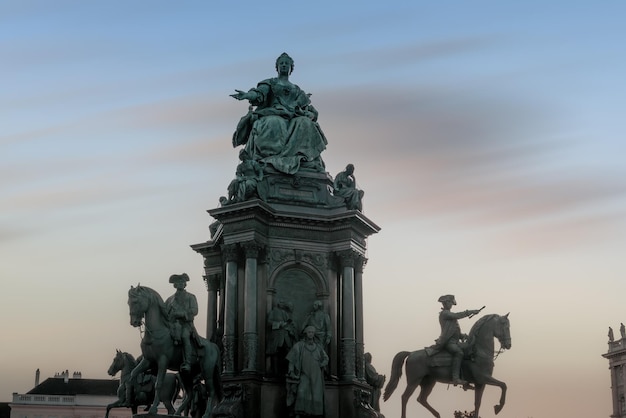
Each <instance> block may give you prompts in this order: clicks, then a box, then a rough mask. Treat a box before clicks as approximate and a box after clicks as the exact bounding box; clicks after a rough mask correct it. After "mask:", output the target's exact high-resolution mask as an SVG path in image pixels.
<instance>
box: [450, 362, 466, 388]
mask: <svg viewBox="0 0 626 418" xmlns="http://www.w3.org/2000/svg"><path fill="white" fill-rule="evenodd" d="M462 360H463V355H460V356H454V357H453V358H452V384H453V385H454V386H457V385H460V386H464V385H466V384H467V382H466V381H465V380H462V379H461V378H460V377H459V376H460V374H461V361H462Z"/></svg>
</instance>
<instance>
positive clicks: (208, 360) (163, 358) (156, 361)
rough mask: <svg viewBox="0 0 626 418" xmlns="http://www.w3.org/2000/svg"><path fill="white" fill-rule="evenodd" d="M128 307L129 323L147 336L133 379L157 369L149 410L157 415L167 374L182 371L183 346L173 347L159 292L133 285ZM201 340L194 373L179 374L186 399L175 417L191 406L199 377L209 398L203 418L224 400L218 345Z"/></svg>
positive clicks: (193, 368) (192, 358)
mask: <svg viewBox="0 0 626 418" xmlns="http://www.w3.org/2000/svg"><path fill="white" fill-rule="evenodd" d="M128 307H129V309H130V324H131V325H132V326H134V327H139V326H141V325H142V324H144V325H145V334H144V336H143V338H142V339H141V352H142V354H143V358H142V360H141V362H139V364H138V365H137V367H135V368H134V369H133V371H132V372H131V379H134V378H135V377H136V376H137V375H138V374H139V373H142V372H144V371H146V370H148V369H149V368H153V369H156V370H157V377H156V383H155V396H154V402H153V403H152V406H151V407H150V411H149V413H150V414H156V413H157V407H158V405H159V402H160V399H159V390H160V388H161V385H163V379H164V376H165V372H166V371H167V369H170V370H175V371H180V366H181V364H182V363H183V350H182V347H181V346H180V345H175V344H174V340H173V339H172V337H171V335H170V324H169V320H168V318H167V316H166V314H165V312H166V310H165V303H164V302H163V299H162V298H161V296H160V295H159V294H158V293H157V292H156V291H154V290H153V289H151V288H149V287H145V286H137V287H132V286H131V288H130V290H129V291H128ZM144 320H145V322H144ZM198 340H199V343H200V345H201V348H199V349H196V350H194V351H195V353H194V354H192V355H191V356H190V357H191V359H190V360H191V361H190V363H191V372H185V371H182V372H180V377H181V381H182V384H183V389H184V396H183V400H182V403H181V405H180V407H179V408H178V410H177V411H176V415H180V413H181V411H183V410H185V408H186V407H187V406H188V404H189V401H190V398H191V396H190V394H191V393H192V390H193V378H194V376H200V377H201V378H202V380H203V381H204V385H205V388H206V391H207V394H208V396H209V399H208V402H207V406H206V410H205V412H204V415H203V418H209V416H210V414H211V411H212V410H213V406H214V404H213V402H216V403H217V402H219V401H220V400H221V397H222V380H221V376H220V367H221V359H220V352H219V348H218V347H217V345H216V344H214V343H212V342H210V341H208V340H206V339H204V338H200V337H199V338H198Z"/></svg>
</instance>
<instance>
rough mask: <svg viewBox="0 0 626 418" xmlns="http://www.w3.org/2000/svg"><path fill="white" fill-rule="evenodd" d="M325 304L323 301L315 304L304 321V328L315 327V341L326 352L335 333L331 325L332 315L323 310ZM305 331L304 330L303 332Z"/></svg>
mask: <svg viewBox="0 0 626 418" xmlns="http://www.w3.org/2000/svg"><path fill="white" fill-rule="evenodd" d="M323 306H324V304H323V303H322V301H321V300H316V301H315V302H313V310H312V311H311V312H310V313H309V314H308V315H307V317H306V319H305V320H304V328H305V329H306V327H308V326H313V327H314V328H315V340H316V341H317V343H318V344H319V345H320V346H321V347H322V348H323V349H324V350H326V347H327V346H328V344H330V339H331V337H332V336H333V331H332V328H331V325H330V315H328V314H327V313H326V312H324V310H323ZM304 331H305V330H304V329H303V330H302V332H304Z"/></svg>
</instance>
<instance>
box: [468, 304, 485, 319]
mask: <svg viewBox="0 0 626 418" xmlns="http://www.w3.org/2000/svg"><path fill="white" fill-rule="evenodd" d="M483 309H485V306H483V307H482V308H480V309H479V310H478V312H476V313H473V314H471V315H470V316H468V318H471V317H473V316H475V315H478V314H479V313H480V311H482V310H483Z"/></svg>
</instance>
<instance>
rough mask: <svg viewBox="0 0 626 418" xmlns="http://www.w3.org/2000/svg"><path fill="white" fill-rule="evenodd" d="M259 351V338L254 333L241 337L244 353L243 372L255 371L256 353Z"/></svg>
mask: <svg viewBox="0 0 626 418" xmlns="http://www.w3.org/2000/svg"><path fill="white" fill-rule="evenodd" d="M258 349H259V337H258V335H257V334H256V333H254V332H249V333H245V334H244V335H243V352H244V364H245V365H246V366H245V367H244V371H249V372H251V371H256V370H257V364H256V359H257V352H258Z"/></svg>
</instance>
